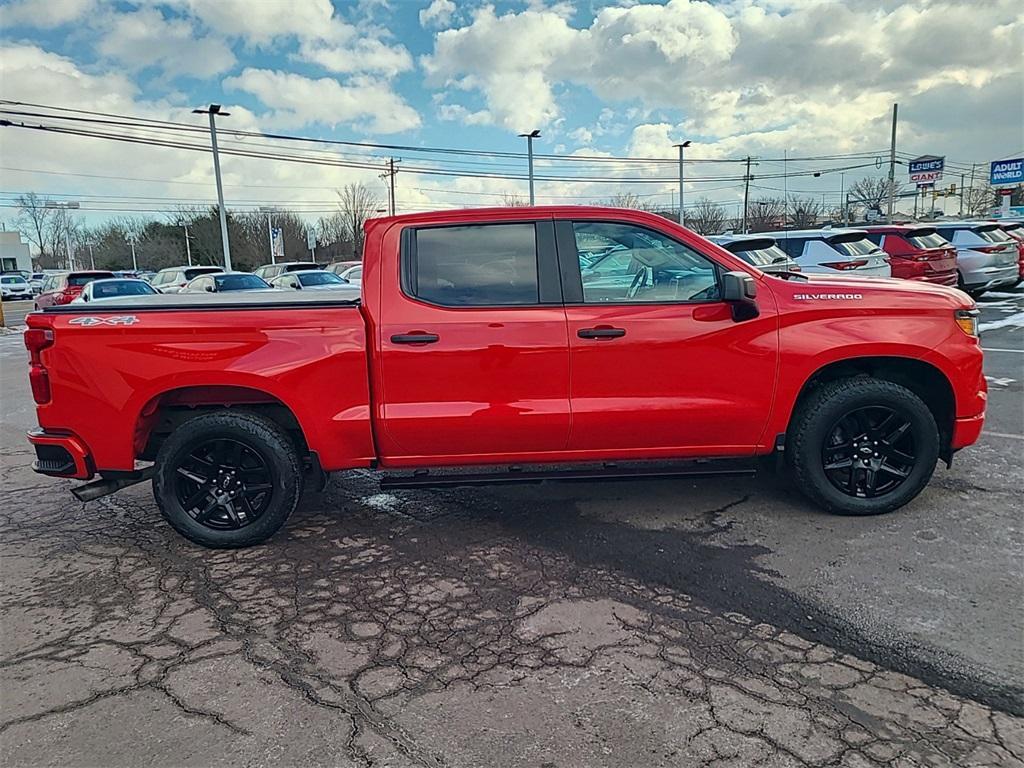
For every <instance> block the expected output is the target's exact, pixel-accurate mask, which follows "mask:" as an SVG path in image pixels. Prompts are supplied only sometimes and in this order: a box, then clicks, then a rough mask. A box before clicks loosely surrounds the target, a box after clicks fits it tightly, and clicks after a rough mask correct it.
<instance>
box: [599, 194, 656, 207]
mask: <svg viewBox="0 0 1024 768" xmlns="http://www.w3.org/2000/svg"><path fill="white" fill-rule="evenodd" d="M605 205H608V206H611V207H612V208H633V209H635V210H638V211H649V210H650V204H649V203H647V202H646V201H645V200H643V198H641V197H640V195H638V194H636V193H634V192H618V193H616V194H614V195H612V196H611V197H610V198H608V202H606V203H605Z"/></svg>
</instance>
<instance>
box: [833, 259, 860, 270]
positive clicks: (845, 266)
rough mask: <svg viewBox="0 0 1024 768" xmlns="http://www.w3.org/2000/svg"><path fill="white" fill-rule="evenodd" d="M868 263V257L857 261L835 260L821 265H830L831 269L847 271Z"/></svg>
mask: <svg viewBox="0 0 1024 768" xmlns="http://www.w3.org/2000/svg"><path fill="white" fill-rule="evenodd" d="M867 265H868V261H867V259H858V260H857V261H833V262H830V263H828V264H822V265H821V266H823V267H829V268H831V269H839V270H843V271H847V270H850V269H859V268H860V267H866V266H867Z"/></svg>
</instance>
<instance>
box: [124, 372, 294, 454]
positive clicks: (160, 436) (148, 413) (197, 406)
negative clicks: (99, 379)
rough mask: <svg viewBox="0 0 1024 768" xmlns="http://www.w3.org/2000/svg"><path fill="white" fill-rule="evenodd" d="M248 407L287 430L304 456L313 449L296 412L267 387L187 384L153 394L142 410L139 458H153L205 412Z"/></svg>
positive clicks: (137, 432) (137, 436) (137, 447)
mask: <svg viewBox="0 0 1024 768" xmlns="http://www.w3.org/2000/svg"><path fill="white" fill-rule="evenodd" d="M232 408H237V409H244V410H246V411H251V412H255V413H259V414H261V415H263V416H265V417H266V418H268V419H270V420H271V421H273V422H275V423H276V424H278V425H279V426H280V427H281V428H282V429H284V430H285V431H286V432H287V433H288V434H289V435H290V436H291V437H292V439H293V440H294V441H295V444H296V448H297V449H298V451H299V455H300V456H305V455H307V454H308V453H309V452H310V440H309V437H310V436H309V435H308V434H307V432H306V430H304V429H303V426H302V423H301V422H300V421H299V418H298V416H297V415H296V413H295V411H294V410H293V409H292V408H291V407H290V406H289V405H288V404H287V403H285V402H284V401H283V400H281V399H280V398H279V397H277V396H276V395H274V394H272V393H271V392H268V391H267V390H265V389H261V388H259V387H254V386H246V385H234V384H232V385H223V384H213V385H195V384H193V385H187V386H179V387H174V388H172V389H167V390H164V391H162V392H160V393H158V394H156V395H153V396H151V397H150V398H149V399H148V400H147V401H146V403H145V404H144V405H143V406H142V408H141V409H140V410H139V412H138V416H137V417H136V420H135V429H134V434H133V438H132V448H133V453H134V455H135V457H136V458H141V459H144V460H152V459H153V458H154V457H155V456H156V454H157V452H158V451H159V450H160V446H161V444H162V443H163V441H164V440H165V439H166V438H167V436H168V435H169V434H170V433H171V432H172V431H174V429H175V428H177V426H178V425H180V424H181V423H182V422H184V421H186V420H187V419H189V418H191V417H192V416H195V415H198V414H200V413H204V412H210V411H215V410H224V409H232Z"/></svg>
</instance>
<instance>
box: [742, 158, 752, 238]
mask: <svg viewBox="0 0 1024 768" xmlns="http://www.w3.org/2000/svg"><path fill="white" fill-rule="evenodd" d="M749 201H750V155H747V173H746V175H744V177H743V234H747V207H748V205H749Z"/></svg>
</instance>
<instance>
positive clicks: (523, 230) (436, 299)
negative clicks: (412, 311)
mask: <svg viewBox="0 0 1024 768" xmlns="http://www.w3.org/2000/svg"><path fill="white" fill-rule="evenodd" d="M413 236H414V237H415V239H416V240H415V242H416V247H415V249H414V251H413V253H412V254H411V255H410V256H411V258H410V259H409V263H408V264H407V265H406V270H407V271H406V275H405V280H406V283H407V287H408V289H409V290H410V292H411V293H412V294H413V295H415V296H417V297H419V298H421V299H423V300H424V301H429V302H432V303H435V304H442V305H445V306H496V305H498V306H500V305H503V304H536V303H537V302H538V300H539V294H538V288H537V232H536V228H535V226H534V225H533V224H487V225H479V226H469V227H438V228H434V229H418V230H416V231H415V233H414V235H413Z"/></svg>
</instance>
